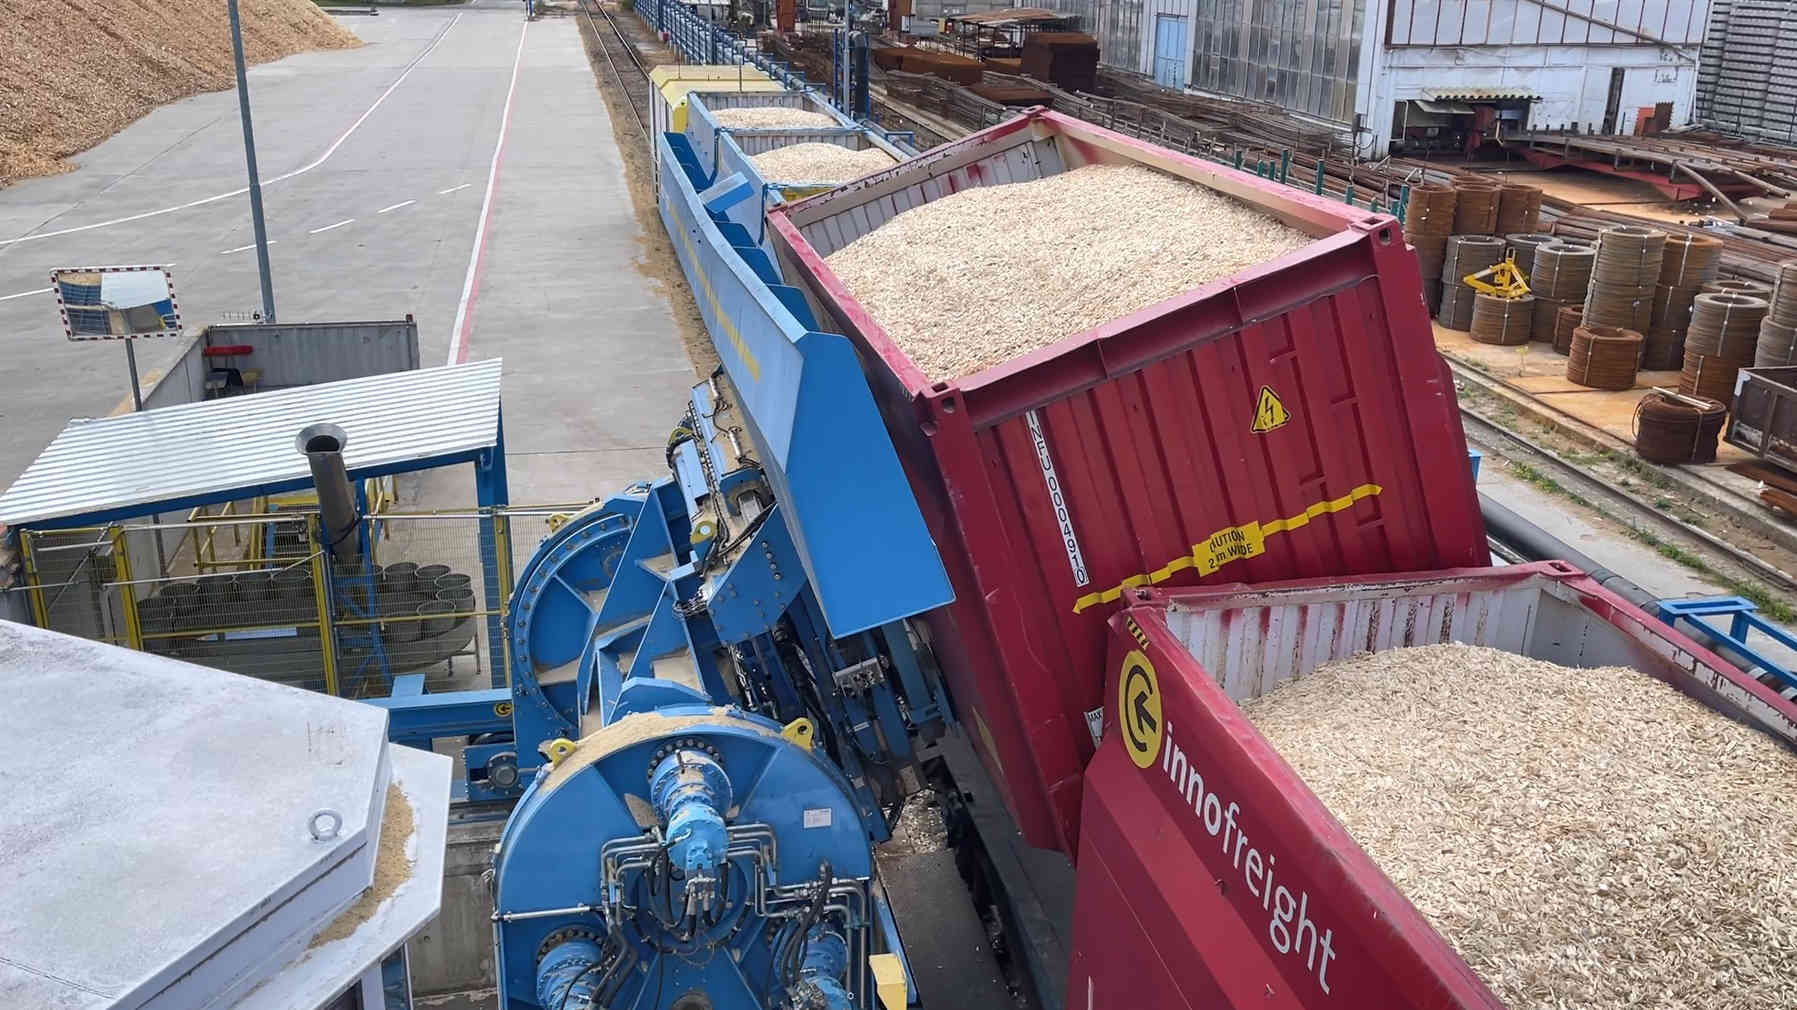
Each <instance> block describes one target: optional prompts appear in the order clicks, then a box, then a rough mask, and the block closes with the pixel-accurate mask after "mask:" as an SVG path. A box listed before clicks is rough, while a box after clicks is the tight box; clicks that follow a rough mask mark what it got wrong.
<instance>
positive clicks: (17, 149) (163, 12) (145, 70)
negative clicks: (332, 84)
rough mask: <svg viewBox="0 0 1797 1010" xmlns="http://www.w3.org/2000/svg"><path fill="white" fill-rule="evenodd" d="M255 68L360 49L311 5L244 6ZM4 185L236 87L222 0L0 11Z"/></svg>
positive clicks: (37, 2)
mask: <svg viewBox="0 0 1797 1010" xmlns="http://www.w3.org/2000/svg"><path fill="white" fill-rule="evenodd" d="M240 7H241V13H242V16H243V48H244V56H245V58H246V59H248V60H249V61H250V62H252V63H263V62H266V61H268V60H276V59H280V58H281V57H283V56H290V55H292V54H293V53H297V52H301V51H303V50H308V49H345V48H350V47H352V46H357V45H360V44H361V42H360V41H359V40H358V39H357V38H356V37H355V35H353V34H351V33H350V32H349V31H348V30H347V29H345V28H343V27H342V26H341V25H339V24H337V22H335V21H334V20H332V19H331V16H330V15H328V14H326V13H324V12H323V11H321V10H319V9H318V7H316V6H314V5H313V4H312V3H311V0H242V2H241V5H240ZM0 25H5V26H6V28H5V30H4V31H0V186H4V185H6V184H8V183H10V182H13V181H14V180H17V179H22V178H26V177H29V176H36V175H49V174H54V173H56V172H63V171H67V170H69V169H70V168H72V167H73V166H72V165H71V164H70V162H69V161H68V158H69V156H70V155H73V154H76V153H78V152H80V151H84V150H86V149H88V148H89V147H92V146H93V145H95V144H97V143H99V142H100V141H102V140H105V139H106V138H107V137H110V136H112V135H113V134H114V133H117V132H118V131H119V130H122V129H124V128H125V127H126V126H128V125H130V124H131V123H132V122H134V121H136V120H137V119H138V118H139V117H141V116H143V115H144V114H145V113H147V112H149V111H150V110H151V109H153V108H155V107H156V106H158V105H162V104H165V103H167V102H172V101H174V100H176V99H178V98H185V97H187V96H188V95H192V94H196V93H198V92H201V91H219V90H223V89H226V88H230V87H233V86H235V84H236V78H235V75H234V73H233V70H232V62H231V32H230V23H229V20H228V18H227V15H226V8H225V0H154V2H152V0H53V2H44V0H0Z"/></svg>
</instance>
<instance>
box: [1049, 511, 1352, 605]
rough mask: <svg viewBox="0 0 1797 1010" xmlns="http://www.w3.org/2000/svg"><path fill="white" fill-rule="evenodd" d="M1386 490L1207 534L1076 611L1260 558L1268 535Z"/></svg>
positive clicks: (1087, 599)
mask: <svg viewBox="0 0 1797 1010" xmlns="http://www.w3.org/2000/svg"><path fill="white" fill-rule="evenodd" d="M1383 490H1385V489H1384V488H1382V487H1380V486H1379V485H1377V484H1362V485H1360V486H1359V487H1357V488H1355V489H1354V490H1352V491H1349V492H1348V493H1347V494H1345V495H1342V496H1341V497H1340V498H1330V499H1327V500H1325V501H1320V502H1317V503H1316V504H1315V505H1312V506H1310V507H1309V508H1307V509H1305V510H1304V511H1302V512H1300V513H1298V514H1297V515H1295V516H1289V517H1287V518H1285V519H1274V520H1272V521H1271V522H1264V523H1262V522H1250V523H1244V524H1243V525H1241V526H1226V527H1224V528H1223V529H1220V530H1218V531H1217V532H1215V533H1212V534H1211V535H1210V536H1208V537H1206V538H1205V539H1204V541H1203V542H1202V543H1197V544H1193V545H1192V552H1191V553H1190V554H1187V555H1184V556H1183V557H1178V558H1174V559H1173V560H1172V561H1170V562H1168V563H1167V564H1165V565H1162V566H1161V567H1159V568H1156V569H1155V570H1154V571H1152V572H1143V573H1142V574H1140V575H1131V576H1130V577H1129V578H1127V579H1124V580H1123V581H1122V582H1119V583H1118V584H1117V585H1115V586H1112V587H1111V588H1109V589H1106V590H1104V591H1103V592H1098V593H1087V594H1086V595H1084V596H1082V597H1080V598H1079V599H1078V600H1075V601H1074V604H1073V612H1074V613H1076V614H1077V613H1079V612H1081V611H1083V610H1086V609H1088V608H1090V607H1096V606H1098V605H1099V604H1101V603H1111V602H1113V601H1115V600H1117V599H1119V598H1120V597H1122V595H1123V594H1124V592H1125V591H1127V590H1131V589H1135V588H1136V587H1138V586H1147V585H1154V584H1156V583H1161V582H1165V581H1167V580H1168V579H1170V578H1172V577H1173V576H1174V575H1175V574H1177V573H1179V572H1183V571H1186V570H1187V569H1195V570H1196V571H1197V572H1198V574H1199V575H1209V574H1211V573H1213V572H1215V571H1216V570H1217V569H1219V568H1221V567H1223V566H1224V565H1226V564H1229V563H1230V562H1231V561H1242V560H1245V559H1247V558H1252V557H1258V556H1260V555H1261V554H1265V553H1266V550H1267V537H1270V536H1272V535H1273V534H1275V533H1286V532H1289V531H1291V530H1295V529H1301V528H1303V527H1305V526H1308V525H1310V521H1311V520H1312V519H1316V518H1318V517H1321V516H1325V515H1328V514H1330V513H1332V512H1340V511H1342V510H1343V509H1346V508H1348V507H1350V506H1352V505H1353V504H1354V503H1355V502H1357V501H1360V500H1361V499H1362V498H1371V497H1373V496H1375V495H1377V494H1378V493H1379V492H1381V491H1383Z"/></svg>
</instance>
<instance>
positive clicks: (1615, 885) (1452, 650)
mask: <svg viewBox="0 0 1797 1010" xmlns="http://www.w3.org/2000/svg"><path fill="white" fill-rule="evenodd" d="M1241 707H1242V710H1243V711H1244V712H1245V713H1246V714H1247V715H1248V717H1249V719H1251V720H1252V721H1253V722H1254V724H1255V726H1256V727H1258V728H1259V730H1260V732H1261V733H1262V734H1263V735H1265V736H1266V737H1267V739H1268V740H1269V741H1271V742H1272V744H1273V746H1274V747H1275V748H1276V749H1277V750H1278V751H1279V753H1280V754H1281V755H1282V756H1283V757H1284V758H1285V760H1286V761H1287V762H1288V763H1290V764H1291V766H1292V767H1293V768H1294V769H1295V770H1296V771H1297V772H1298V774H1299V775H1300V776H1302V777H1303V779H1304V781H1305V783H1306V784H1307V785H1309V786H1310V788H1311V790H1312V791H1314V792H1315V793H1316V794H1317V796H1318V797H1320V798H1321V799H1322V801H1323V802H1324V804H1325V805H1327V806H1328V807H1329V809H1330V811H1331V812H1333V813H1334V814H1335V816H1336V818H1337V819H1338V820H1340V821H1341V823H1342V825H1343V826H1344V827H1346V828H1347V829H1348V833H1349V834H1351V835H1353V836H1354V840H1355V841H1356V842H1358V843H1359V844H1360V847H1361V848H1363V849H1365V850H1366V852H1367V854H1368V855H1370V856H1371V857H1372V858H1373V861H1374V862H1375V863H1377V864H1378V865H1379V867H1380V868H1381V869H1382V870H1383V871H1384V872H1385V875H1386V876H1387V877H1389V878H1391V880H1392V882H1393V883H1394V884H1396V885H1397V887H1398V890H1400V891H1402V892H1404V894H1405V896H1406V897H1408V898H1409V899H1410V901H1411V902H1412V903H1413V904H1414V905H1416V907H1417V909H1418V910H1420V911H1421V912H1422V913H1423V915H1424V916H1425V917H1426V918H1428V920H1429V921H1430V923H1432V924H1433V925H1434V926H1435V928H1436V929H1437V930H1438V931H1440V933H1441V934H1442V935H1443V936H1444V937H1446V938H1447V939H1448V941H1449V942H1450V943H1452V944H1453V945H1454V947H1455V949H1456V950H1458V951H1459V952H1460V955H1461V956H1462V957H1464V958H1465V959H1466V961H1467V963H1468V964H1470V965H1471V966H1472V968H1473V969H1474V970H1475V971H1477V972H1478V973H1479V975H1480V976H1481V977H1483V978H1484V980H1485V982H1486V984H1487V985H1489V986H1490V987H1491V989H1492V990H1493V992H1495V993H1496V994H1497V996H1498V997H1499V998H1500V999H1502V1000H1503V1001H1504V1002H1505V1003H1506V1004H1508V1005H1509V1006H1510V1007H1511V1008H1513V1010H1527V1008H1541V1010H1547V1008H1563V1007H1579V1008H1581V1010H1586V1008H1589V1010H1605V1008H1611V1007H1625V1006H1626V1007H1633V1008H1663V1010H1707V1008H1717V1010H1721V1008H1727V1010H1756V1008H1770V1007H1789V1006H1791V1005H1792V1003H1793V999H1794V997H1793V993H1797V960H1793V958H1792V950H1793V948H1794V947H1797V871H1794V870H1793V869H1792V867H1794V866H1797V796H1794V795H1793V793H1792V791H1791V788H1790V785H1791V782H1792V781H1793V779H1794V778H1797V756H1794V755H1792V753H1791V752H1790V751H1788V750H1787V749H1785V748H1784V747H1783V746H1781V745H1779V744H1778V743H1776V742H1774V741H1773V740H1772V739H1771V738H1770V737H1767V736H1766V735H1764V734H1762V733H1759V732H1757V731H1755V730H1753V729H1750V728H1748V727H1746V726H1742V725H1739V724H1737V723H1735V722H1732V721H1730V720H1728V719H1726V718H1724V717H1722V716H1721V715H1718V714H1717V713H1715V712H1712V711H1711V710H1709V709H1707V708H1705V707H1704V706H1702V705H1700V704H1698V703H1697V702H1695V701H1692V700H1690V699H1689V698H1687V697H1685V696H1684V695H1682V694H1680V693H1679V692H1678V691H1676V690H1675V689H1673V688H1672V687H1670V686H1667V685H1666V684H1664V683H1662V682H1660V681H1658V680H1655V679H1653V678H1652V677H1649V676H1648V675H1646V674H1643V673H1639V672H1637V671H1634V670H1629V669H1623V668H1615V667H1610V668H1603V669H1591V670H1572V669H1567V668H1565V667H1561V666H1556V665H1554V664H1552V663H1546V662H1541V661H1537V660H1531V659H1526V658H1523V657H1520V656H1516V655H1512V654H1510V653H1504V652H1499V651H1496V650H1493V649H1484V648H1473V647H1470V646H1460V645H1439V646H1427V647H1424V648H1414V649H1400V650H1395V651H1391V652H1381V653H1375V654H1370V655H1361V656H1356V657H1354V658H1353V659H1349V660H1344V661H1342V662H1338V663H1332V664H1329V665H1327V666H1325V667H1323V668H1321V669H1319V670H1318V671H1317V672H1316V673H1314V674H1313V675H1311V676H1309V677H1306V678H1303V679H1301V680H1298V681H1295V682H1292V683H1290V684H1287V685H1285V686H1283V687H1281V688H1279V689H1278V690H1275V691H1273V692H1271V693H1269V694H1267V695H1265V696H1264V697H1261V698H1258V699H1254V700H1251V701H1247V702H1244V703H1243V704H1242V706H1241Z"/></svg>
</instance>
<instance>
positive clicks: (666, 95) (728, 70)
mask: <svg viewBox="0 0 1797 1010" xmlns="http://www.w3.org/2000/svg"><path fill="white" fill-rule="evenodd" d="M649 81H650V83H651V84H652V85H653V86H654V87H655V90H656V91H657V92H659V93H660V94H661V104H662V107H663V108H664V109H665V110H666V112H665V119H663V122H666V123H667V124H668V129H670V130H672V131H674V132H675V133H684V132H686V96H687V95H689V94H691V93H692V92H695V91H736V92H746V91H785V90H786V86H785V85H783V84H781V83H780V82H779V81H776V80H772V79H770V78H769V77H768V75H767V74H765V73H763V72H761V71H759V70H756V69H755V68H753V67H681V66H667V67H656V68H655V69H653V70H651V71H649Z"/></svg>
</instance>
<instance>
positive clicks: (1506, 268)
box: [1460, 252, 1529, 298]
mask: <svg viewBox="0 0 1797 1010" xmlns="http://www.w3.org/2000/svg"><path fill="white" fill-rule="evenodd" d="M1460 279H1461V280H1463V281H1465V282H1466V285H1467V287H1470V288H1472V289H1473V290H1474V291H1477V292H1479V293H1481V294H1487V295H1496V296H1497V297H1499V298H1521V297H1522V296H1524V295H1526V294H1528V293H1529V280H1528V278H1527V277H1524V276H1523V272H1522V271H1521V270H1520V269H1518V268H1517V266H1516V254H1515V253H1513V252H1512V253H1509V254H1506V255H1505V256H1504V259H1503V261H1502V262H1500V263H1496V264H1494V265H1492V266H1488V267H1486V268H1485V269H1483V270H1481V271H1479V272H1478V273H1476V274H1467V275H1466V276H1465V277H1462V278H1460Z"/></svg>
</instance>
